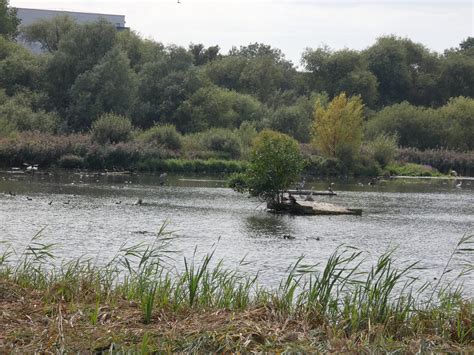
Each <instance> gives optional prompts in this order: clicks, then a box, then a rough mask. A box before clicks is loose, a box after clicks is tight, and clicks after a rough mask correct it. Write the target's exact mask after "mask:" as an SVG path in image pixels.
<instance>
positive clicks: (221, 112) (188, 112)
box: [176, 85, 263, 132]
mask: <svg viewBox="0 0 474 355" xmlns="http://www.w3.org/2000/svg"><path fill="white" fill-rule="evenodd" d="M262 112H263V111H262V105H261V103H260V102H259V101H258V100H256V99H255V98H253V97H252V96H250V95H245V94H240V93H238V92H235V91H232V90H227V89H223V88H220V87H217V86H214V85H211V86H209V87H203V88H201V89H199V90H198V91H196V92H195V93H194V95H192V96H191V97H190V98H189V99H188V100H186V101H184V102H183V103H182V104H181V106H180V107H179V109H178V111H177V112H176V117H177V119H178V122H179V127H178V128H179V129H181V130H182V131H184V132H196V131H202V130H206V129H209V128H211V127H221V128H238V127H239V126H240V125H241V123H242V122H244V121H259V120H261V118H262Z"/></svg>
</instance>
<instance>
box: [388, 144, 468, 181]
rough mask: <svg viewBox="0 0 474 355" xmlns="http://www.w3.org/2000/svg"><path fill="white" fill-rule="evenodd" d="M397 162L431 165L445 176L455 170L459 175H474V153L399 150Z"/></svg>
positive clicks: (442, 150)
mask: <svg viewBox="0 0 474 355" xmlns="http://www.w3.org/2000/svg"><path fill="white" fill-rule="evenodd" d="M397 160H398V161H400V162H404V163H417V164H422V165H431V166H432V167H434V168H436V169H438V170H439V171H441V172H442V173H444V174H447V173H448V172H449V171H450V170H455V171H456V172H457V173H458V174H459V175H466V176H471V175H472V174H473V173H474V152H472V151H471V152H465V153H462V152H456V151H454V150H447V149H429V150H424V151H421V150H418V149H415V148H407V149H399V150H398V152H397Z"/></svg>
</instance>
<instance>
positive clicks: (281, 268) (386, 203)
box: [0, 173, 474, 295]
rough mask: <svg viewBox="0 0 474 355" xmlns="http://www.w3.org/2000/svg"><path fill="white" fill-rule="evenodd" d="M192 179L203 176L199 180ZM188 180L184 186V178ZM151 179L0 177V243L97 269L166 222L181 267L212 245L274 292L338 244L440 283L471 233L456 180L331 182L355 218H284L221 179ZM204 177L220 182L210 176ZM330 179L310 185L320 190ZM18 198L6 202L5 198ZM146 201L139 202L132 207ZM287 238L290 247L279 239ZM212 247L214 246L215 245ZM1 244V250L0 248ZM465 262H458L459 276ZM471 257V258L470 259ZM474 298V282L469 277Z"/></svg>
mask: <svg viewBox="0 0 474 355" xmlns="http://www.w3.org/2000/svg"><path fill="white" fill-rule="evenodd" d="M195 178H196V179H197V178H199V179H206V178H204V177H202V176H200V177H195ZM183 179H184V180H183ZM187 179H191V178H190V177H179V176H173V177H169V178H168V180H167V183H166V185H165V186H160V184H159V180H158V178H157V177H156V176H149V175H139V176H110V175H102V176H97V175H85V174H83V175H80V174H62V175H59V174H57V175H40V174H37V175H31V176H29V175H11V174H7V173H2V174H0V240H1V241H4V242H8V243H11V244H12V245H13V246H14V247H15V248H16V249H18V250H21V248H22V247H24V246H25V245H26V244H27V243H28V242H29V241H30V239H31V238H32V237H33V236H34V235H35V234H36V233H37V232H38V231H39V230H41V229H43V228H45V229H44V230H43V232H42V240H43V241H44V242H47V243H57V246H56V249H55V254H56V255H57V256H58V258H59V259H61V258H66V259H68V258H76V257H80V256H87V257H88V258H92V259H94V260H96V261H97V263H103V262H106V261H108V260H109V259H110V258H112V257H113V256H114V255H115V253H116V252H117V251H118V249H119V248H120V246H121V245H122V244H123V243H126V242H128V243H130V244H134V243H138V242H141V241H150V240H151V239H152V238H153V233H155V232H156V231H158V230H159V228H160V227H161V225H162V224H163V223H164V222H166V221H168V222H169V227H168V230H173V231H176V232H175V234H174V235H175V237H176V239H175V241H174V242H173V247H174V249H175V250H177V254H176V255H175V259H176V264H177V265H178V268H179V267H180V265H182V260H183V256H187V257H192V255H193V253H194V252H195V248H196V247H197V251H196V254H197V257H198V258H199V257H200V256H202V255H204V254H205V253H208V252H210V251H211V250H212V249H213V247H216V252H215V257H216V259H223V260H224V261H225V264H226V265H228V266H230V267H235V266H237V265H238V264H239V262H240V261H241V260H242V259H243V258H244V257H245V260H246V261H248V262H250V264H245V265H241V266H240V269H241V270H243V271H245V272H249V273H252V274H255V272H256V271H259V272H260V283H261V284H264V285H267V286H275V285H276V284H278V282H279V281H280V280H281V279H282V277H283V276H284V275H285V272H286V270H287V268H288V266H289V265H290V264H292V263H294V262H295V261H296V260H297V259H298V258H299V257H300V256H302V255H304V256H305V260H306V263H324V262H325V261H326V260H327V259H328V257H329V255H330V254H331V253H332V252H333V251H334V250H335V249H336V248H337V247H338V246H339V245H341V244H346V245H350V246H354V247H357V248H359V249H361V250H363V251H366V252H367V261H368V262H371V261H375V260H376V258H377V257H378V256H379V255H380V254H381V253H382V252H385V251H387V250H389V249H390V248H394V247H396V248H397V249H396V251H395V256H396V257H397V258H398V260H399V261H400V262H403V263H405V262H414V261H417V260H420V261H421V263H420V266H422V267H425V268H426V270H423V271H421V272H420V275H419V276H420V278H422V279H423V280H433V278H434V277H439V274H440V273H441V271H442V269H443V267H444V266H445V264H446V262H447V260H448V259H449V257H450V255H451V253H452V251H453V249H454V248H455V246H456V243H457V242H458V241H459V239H460V238H461V237H462V236H463V235H465V234H466V233H472V232H473V231H474V181H473V182H469V181H465V182H464V183H463V187H462V188H461V189H459V188H456V187H455V182H454V181H419V180H406V181H398V180H397V181H387V182H382V183H381V184H379V185H377V186H375V187H371V186H368V185H367V181H366V180H365V181H364V180H358V181H351V182H336V183H335V185H334V186H333V189H334V190H335V191H336V192H337V193H338V196H336V197H318V200H321V201H324V202H333V203H336V204H340V205H343V206H346V207H351V208H362V209H363V215H362V216H361V217H358V216H286V215H273V214H270V213H267V212H265V210H264V206H262V205H260V202H259V201H257V200H255V199H251V198H247V197H246V196H244V195H241V194H238V193H235V192H233V191H232V190H230V189H228V188H225V183H223V182H220V181H189V180H187ZM207 179H211V180H212V179H216V178H215V177H214V178H212V177H211V178H209V177H208V178H207ZM327 186H328V182H323V181H316V182H314V183H307V184H306V188H314V189H315V190H325V189H326V188H327ZM10 191H11V192H12V193H13V194H15V195H16V196H11V195H10V194H9V192H10ZM138 199H142V200H143V202H144V204H143V205H141V206H138V205H134V203H135V202H136V201H137V200H138ZM286 234H290V235H292V236H295V239H294V240H287V239H283V236H284V235H286ZM216 243H217V246H215V245H216ZM2 249H5V244H0V251H1V250H2ZM469 257H470V256H468V255H462V254H460V255H456V257H455V258H454V260H453V265H454V266H455V268H456V269H457V270H460V269H461V268H462V265H463V264H465V263H466V262H471V263H472V262H473V260H471V259H469ZM471 257H472V254H471ZM465 287H466V292H467V293H469V294H471V295H473V294H474V280H472V279H466V280H465Z"/></svg>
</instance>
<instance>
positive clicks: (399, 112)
mask: <svg viewBox="0 0 474 355" xmlns="http://www.w3.org/2000/svg"><path fill="white" fill-rule="evenodd" d="M443 130H444V129H443V123H442V121H441V119H440V115H439V112H438V110H435V109H431V108H425V107H417V106H414V105H411V104H409V103H408V102H402V103H401V104H395V105H392V106H387V107H385V108H383V109H382V110H380V111H379V112H377V113H376V114H375V115H374V116H373V117H371V118H370V119H369V121H368V123H367V133H368V136H369V138H375V137H376V136H377V135H380V134H388V135H392V136H393V135H396V136H398V138H399V141H398V142H399V144H400V146H402V147H414V148H419V149H428V148H439V147H441V146H442V145H443V143H442V136H443Z"/></svg>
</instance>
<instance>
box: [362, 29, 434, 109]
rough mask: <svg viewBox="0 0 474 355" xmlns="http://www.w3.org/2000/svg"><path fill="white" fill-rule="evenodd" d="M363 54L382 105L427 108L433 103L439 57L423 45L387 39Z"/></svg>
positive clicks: (392, 38)
mask: <svg viewBox="0 0 474 355" xmlns="http://www.w3.org/2000/svg"><path fill="white" fill-rule="evenodd" d="M363 54H364V56H365V57H366V59H367V62H368V66H369V70H370V71H371V72H372V73H373V74H374V75H375V76H376V77H377V80H378V82H379V86H378V89H379V104H380V105H381V106H383V105H390V104H394V103H399V102H402V101H409V102H410V103H413V104H423V105H429V104H432V103H433V101H435V100H436V97H435V96H434V95H433V93H432V91H433V90H435V89H436V77H437V75H438V72H439V58H438V55H437V54H436V53H432V52H430V51H429V50H428V49H427V48H426V47H425V46H423V45H422V44H419V43H415V42H413V41H411V40H409V39H406V38H398V37H395V36H386V37H381V38H379V39H377V42H376V43H375V44H374V45H372V46H371V47H369V48H368V49H367V50H366V51H365V52H363Z"/></svg>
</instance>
